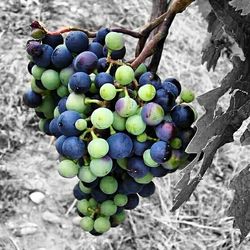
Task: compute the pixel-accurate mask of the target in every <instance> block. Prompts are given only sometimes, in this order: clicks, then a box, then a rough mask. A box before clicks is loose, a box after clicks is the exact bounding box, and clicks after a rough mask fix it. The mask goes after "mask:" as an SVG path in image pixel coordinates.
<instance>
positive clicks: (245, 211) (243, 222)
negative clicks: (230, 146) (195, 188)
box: [228, 165, 250, 241]
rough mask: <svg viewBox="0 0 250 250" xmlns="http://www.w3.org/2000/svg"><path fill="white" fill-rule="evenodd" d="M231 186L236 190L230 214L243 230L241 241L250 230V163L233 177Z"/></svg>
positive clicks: (229, 210)
mask: <svg viewBox="0 0 250 250" xmlns="http://www.w3.org/2000/svg"><path fill="white" fill-rule="evenodd" d="M230 188H231V189H234V190H235V193H234V199H233V201H232V203H231V205H230V207H229V209H228V215H229V216H233V217H234V219H235V223H234V224H235V226H236V227H237V228H239V229H240V231H241V241H242V240H243V239H244V238H245V237H246V236H247V235H248V233H249V231H250V165H248V166H247V167H246V168H245V169H244V170H242V171H241V172H240V173H239V174H238V175H237V176H235V177H234V178H233V180H232V181H231V183H230Z"/></svg>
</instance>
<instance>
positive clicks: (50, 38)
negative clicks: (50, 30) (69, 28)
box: [42, 34, 63, 49]
mask: <svg viewBox="0 0 250 250" xmlns="http://www.w3.org/2000/svg"><path fill="white" fill-rule="evenodd" d="M42 43H43V44H48V45H50V46H51V47H52V48H53V49H54V48H55V47H57V46H58V45H60V44H63V36H62V35H61V34H59V35H49V34H46V35H45V37H44V38H43V39H42Z"/></svg>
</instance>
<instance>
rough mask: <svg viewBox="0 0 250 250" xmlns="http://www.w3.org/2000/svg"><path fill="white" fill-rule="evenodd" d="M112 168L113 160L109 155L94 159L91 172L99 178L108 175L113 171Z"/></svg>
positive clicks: (91, 163)
mask: <svg viewBox="0 0 250 250" xmlns="http://www.w3.org/2000/svg"><path fill="white" fill-rule="evenodd" d="M112 166H113V162H112V159H111V158H110V157H109V156H107V155H106V156H104V157H102V158H100V159H92V160H91V162H90V170H91V172H92V173H93V174H94V175H95V176H97V177H103V176H105V175H107V174H108V173H109V172H110V171H111V169H112Z"/></svg>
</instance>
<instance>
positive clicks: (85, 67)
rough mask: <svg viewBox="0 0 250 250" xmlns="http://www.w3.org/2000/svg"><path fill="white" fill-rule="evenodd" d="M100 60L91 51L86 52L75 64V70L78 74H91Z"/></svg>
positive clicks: (80, 55) (79, 56)
mask: <svg viewBox="0 0 250 250" xmlns="http://www.w3.org/2000/svg"><path fill="white" fill-rule="evenodd" d="M97 61H98V58H97V56H96V55H95V54H94V53H93V52H91V51H84V52H82V53H81V54H79V55H78V56H77V57H76V58H75V60H74V62H73V65H74V69H75V71H78V72H85V73H87V74H90V73H92V72H93V70H94V69H95V68H96V66H97Z"/></svg>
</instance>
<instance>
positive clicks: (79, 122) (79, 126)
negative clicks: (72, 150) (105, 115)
mask: <svg viewBox="0 0 250 250" xmlns="http://www.w3.org/2000/svg"><path fill="white" fill-rule="evenodd" d="M87 125H88V124H87V122H86V120H84V119H78V120H77V121H76V123H75V127H76V129H78V130H79V131H84V130H85V129H86V128H87Z"/></svg>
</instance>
